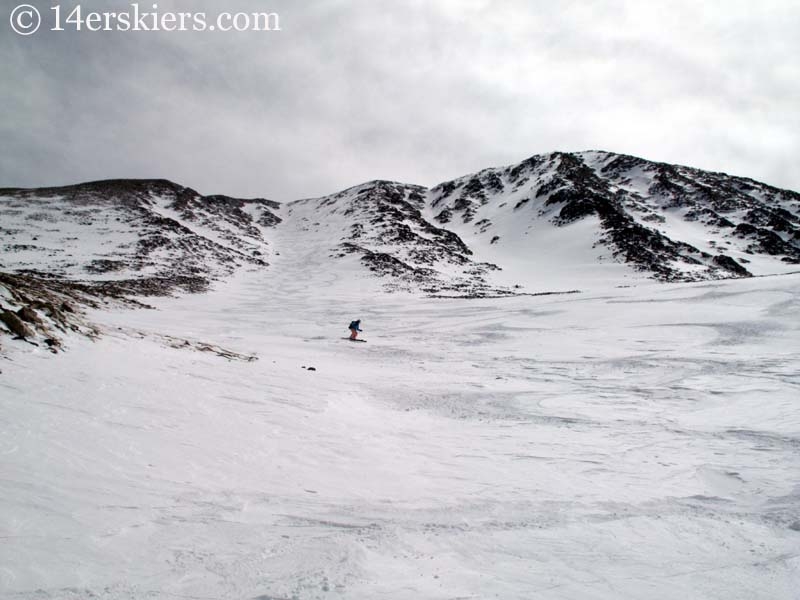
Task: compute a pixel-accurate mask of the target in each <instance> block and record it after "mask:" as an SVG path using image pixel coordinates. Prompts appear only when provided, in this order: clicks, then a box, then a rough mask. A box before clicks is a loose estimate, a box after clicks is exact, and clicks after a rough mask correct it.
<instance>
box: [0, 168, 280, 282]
mask: <svg viewBox="0 0 800 600" xmlns="http://www.w3.org/2000/svg"><path fill="white" fill-rule="evenodd" d="M277 207H278V205H277V203H275V202H270V201H268V200H263V199H255V200H243V199H238V198H229V197H227V196H201V195H199V194H198V193H197V192H195V191H194V190H192V189H189V188H185V187H182V186H180V185H177V184H174V183H171V182H169V181H164V180H109V181H98V182H92V183H85V184H80V185H73V186H68V187H61V188H44V189H35V190H8V189H5V190H0V228H2V229H0V231H1V232H2V235H3V247H2V251H3V253H2V268H3V269H4V270H11V271H14V272H17V273H20V272H21V273H28V274H44V275H49V276H54V275H55V276H60V277H62V278H64V279H67V280H70V281H81V282H84V283H86V284H87V285H89V286H91V287H94V288H96V289H99V290H101V291H104V292H109V293H110V292H114V293H129V294H141V295H162V294H168V293H169V292H170V291H171V290H173V289H176V288H177V289H182V290H184V291H190V292H191V291H203V290H205V289H207V287H208V284H209V283H210V282H211V281H213V280H217V279H219V278H220V277H225V276H228V275H230V274H232V273H233V272H234V271H235V270H236V269H237V268H238V267H241V266H244V265H250V266H260V267H266V266H267V260H268V258H269V255H270V253H271V252H272V248H271V245H270V242H269V239H268V238H269V234H268V230H269V229H270V228H272V227H274V226H275V225H276V224H277V223H279V222H280V218H279V217H277V216H276V215H275V213H274V212H273V211H274V210H275V209H276V208H277Z"/></svg>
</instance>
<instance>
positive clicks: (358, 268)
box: [0, 151, 800, 296]
mask: <svg viewBox="0 0 800 600" xmlns="http://www.w3.org/2000/svg"><path fill="white" fill-rule="evenodd" d="M0 218H2V230H3V237H4V244H3V260H2V263H3V264H2V268H3V269H4V270H6V271H11V272H16V273H20V272H22V273H28V274H31V273H32V274H37V273H38V274H42V273H47V274H48V275H51V276H53V275H55V276H60V277H63V278H66V279H68V280H70V281H80V282H82V283H85V284H87V285H90V286H93V287H95V288H97V287H105V288H110V289H113V290H116V291H119V292H121V293H133V294H144V295H148V294H160V293H169V291H170V290H171V289H173V288H175V287H178V288H183V289H185V290H189V291H197V290H202V289H205V288H206V287H207V286H208V284H209V283H210V282H211V281H213V280H215V279H218V278H220V277H225V276H228V275H230V274H231V273H233V271H234V270H236V269H237V268H240V267H247V268H259V269H260V268H265V269H269V268H270V266H269V263H270V261H271V259H272V258H274V257H275V256H279V255H280V251H281V244H300V245H302V246H304V247H306V248H308V249H311V250H313V252H311V253H309V254H307V255H306V260H313V261H314V262H316V263H317V264H318V268H320V269H328V270H330V269H337V268H343V269H346V268H347V267H348V265H349V267H352V268H353V270H352V271H348V272H351V273H353V274H355V275H356V276H358V277H361V276H364V275H370V274H372V275H377V276H381V277H383V278H384V282H385V286H386V287H387V288H388V289H390V290H396V289H408V290H422V291H424V292H426V293H437V294H442V293H445V294H456V295H463V296H485V295H490V294H514V293H535V292H541V291H546V290H549V289H553V288H558V289H563V288H564V287H565V286H566V287H568V288H574V287H576V286H578V285H586V284H587V282H601V281H602V282H604V283H617V284H620V283H625V282H630V281H632V280H636V279H641V278H653V279H657V280H661V281H698V280H704V279H721V278H731V277H748V276H751V275H765V274H776V273H784V272H790V271H793V270H797V269H798V267H797V265H798V264H799V263H800V194H797V193H795V192H791V191H787V190H780V189H777V188H774V187H771V186H769V185H766V184H763V183H759V182H756V181H753V180H751V179H746V178H742V177H732V176H729V175H726V174H722V173H711V172H707V171H702V170H699V169H694V168H690V167H684V166H677V165H669V164H664V163H656V162H651V161H647V160H644V159H641V158H636V157H633V156H626V155H621V154H614V153H611V152H602V151H588V152H577V153H569V152H554V153H551V154H543V155H536V156H532V157H530V158H528V159H526V160H524V161H522V162H520V163H518V164H515V165H510V166H507V167H500V168H490V169H485V170H483V171H480V172H478V173H474V174H471V175H466V176H464V177H460V178H458V179H454V180H452V181H447V182H444V183H440V184H439V185H436V186H434V187H433V188H425V187H422V186H417V185H409V184H404V183H397V182H390V181H372V182H368V183H364V184H362V185H358V186H355V187H353V188H350V189H347V190H344V191H342V192H339V193H337V194H333V195H330V196H324V197H321V198H311V199H305V200H298V201H295V202H289V203H286V204H279V203H277V202H272V201H269V200H266V199H249V200H247V199H237V198H230V197H227V196H202V195H200V194H198V193H197V192H195V191H194V190H192V189H190V188H185V187H183V186H180V185H177V184H174V183H171V182H169V181H164V180H112V181H101V182H93V183H87V184H81V185H75V186H69V187H62V188H46V189H34V190H23V189H0Z"/></svg>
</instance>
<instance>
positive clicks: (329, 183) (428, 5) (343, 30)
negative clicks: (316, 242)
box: [0, 0, 800, 200]
mask: <svg viewBox="0 0 800 600" xmlns="http://www.w3.org/2000/svg"><path fill="white" fill-rule="evenodd" d="M34 3H36V2H34ZM76 3H77V2H72V3H70V4H69V6H74V5H75V4H76ZM7 4H8V5H9V6H8V8H6V9H4V10H3V14H0V52H2V56H3V57H4V60H3V61H2V64H0V77H2V81H3V82H4V84H3V88H2V91H0V97H1V98H2V104H3V112H2V114H0V137H2V152H0V186H2V185H21V186H41V185H52V184H62V183H74V182H79V181H85V180H89V179H101V178H108V177H165V178H168V179H172V180H174V181H177V182H179V183H182V184H184V185H189V186H192V187H194V188H196V189H198V190H199V191H201V192H203V193H227V194H232V195H242V196H266V197H271V198H275V199H278V200H289V199H294V198H300V197H307V196H313V195H319V194H325V193H332V192H334V191H337V190H338V189H341V188H343V187H346V186H349V185H353V184H356V183H359V182H361V181H364V180H367V179H373V178H388V179H397V180H401V181H407V182H411V183H421V184H428V185H432V184H435V183H437V182H439V181H442V180H444V179H447V178H450V177H455V176H458V175H462V174H465V173H468V172H471V171H475V170H478V169H481V168H484V167H487V166H495V165H499V164H506V163H511V162H515V161H519V160H521V159H523V158H525V157H527V156H529V155H531V154H535V153H540V152H549V151H551V150H584V149H591V148H601V149H607V150H612V151H617V152H625V153H629V154H636V155H639V156H643V157H645V158H649V159H653V160H663V161H667V162H675V163H682V164H689V165H692V166H697V167H700V168H707V169H712V170H720V171H726V172H729V173H731V174H737V175H744V176H749V177H753V178H755V179H760V180H763V181H766V182H768V183H772V184H774V185H778V186H781V187H788V188H793V189H800V172H798V171H797V169H796V168H795V164H796V158H795V157H796V156H797V155H798V151H800V116H798V111H797V107H798V106H800V66H798V63H797V61H796V57H797V56H799V55H800V42H798V40H797V37H798V36H796V35H795V34H796V32H797V31H800V11H798V10H797V9H796V7H795V3H794V2H793V1H792V0H788V1H777V0H776V1H769V0H764V1H761V2H759V3H758V4H757V5H756V4H754V3H752V2H734V1H729V2H724V3H721V2H720V3H697V2H694V1H691V2H690V1H688V0H680V1H670V2H666V1H659V0H654V1H653V2H633V1H631V2H623V1H611V0H607V1H596V2H583V1H581V2H531V1H522V0H520V1H507V2H497V1H492V2H489V1H481V0H441V1H427V2H423V1H418V2H406V3H398V2H393V1H389V0H371V1H366V0H364V1H353V2H345V1H335V0H334V1H326V2H302V3H301V2H289V1H286V0H284V1H280V0H274V1H271V0H229V1H228V2H226V3H225V6H224V10H227V11H230V12H236V11H244V12H252V11H264V10H270V11H275V12H278V13H279V14H280V16H281V25H282V28H283V31H281V32H271V33H263V32H261V33H258V32H249V33H220V32H215V33H208V32H207V33H202V34H196V33H188V32H185V33H178V32H175V33H145V32H138V33H137V32H129V33H119V32H103V33H88V32H82V33H76V32H49V31H40V32H39V33H37V34H36V35H34V36H30V37H26V38H24V37H20V36H17V35H15V34H14V33H13V32H11V30H10V28H9V27H8V14H7V12H8V11H10V9H11V8H12V7H13V6H12V5H14V4H15V2H13V1H11V2H9V3H7ZM37 4H38V5H39V6H40V8H41V9H42V12H43V13H45V12H46V10H47V9H48V7H49V5H50V4H51V3H49V2H38V3H37ZM61 4H62V5H63V6H64V7H67V5H68V3H67V2H66V1H62V2H61ZM81 4H82V6H83V7H84V9H85V10H114V9H122V8H123V7H127V6H129V4H128V3H127V2H122V1H119V0H117V1H115V2H100V1H97V0H95V1H89V0H86V1H84V2H82V3H81ZM141 4H142V6H143V7H148V6H149V5H150V3H149V2H147V3H141ZM158 5H159V8H160V10H161V11H175V12H178V11H195V12H196V11H200V10H205V11H207V12H208V14H209V15H214V14H217V13H218V12H220V11H221V10H223V9H222V8H221V7H220V5H219V3H214V2H211V1H210V0H202V1H200V0H161V1H160V2H158Z"/></svg>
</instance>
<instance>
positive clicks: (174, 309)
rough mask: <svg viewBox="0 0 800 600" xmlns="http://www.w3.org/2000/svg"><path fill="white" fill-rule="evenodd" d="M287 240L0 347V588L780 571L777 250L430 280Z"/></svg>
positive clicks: (789, 299) (239, 594)
mask: <svg viewBox="0 0 800 600" xmlns="http://www.w3.org/2000/svg"><path fill="white" fill-rule="evenodd" d="M284 241H288V240H284ZM310 257H311V254H310V253H309V252H307V251H304V250H303V249H298V250H297V251H296V252H294V251H293V252H292V253H289V254H286V255H285V254H284V253H281V256H280V257H278V258H279V259H280V260H278V261H276V262H275V263H274V264H273V265H272V267H273V268H271V269H268V270H265V271H262V272H251V273H242V274H240V275H239V276H237V277H235V278H234V279H232V280H230V281H228V282H227V283H225V284H221V285H219V286H218V287H217V289H216V290H215V291H214V292H212V293H208V294H202V295H189V296H184V297H181V298H177V299H175V298H157V299H155V300H153V302H154V303H155V304H156V305H157V307H158V310H157V311H123V312H119V311H111V312H109V311H107V310H105V311H94V312H93V313H92V314H91V315H90V316H91V318H92V320H93V321H94V322H96V323H97V324H98V326H99V327H100V328H101V329H102V330H103V332H104V333H103V336H102V337H101V338H100V339H99V340H97V341H94V342H90V341H88V340H84V339H83V338H79V337H74V338H71V339H70V340H69V344H68V350H69V351H68V352H66V353H64V354H62V355H60V356H58V357H55V356H52V355H49V354H47V353H43V352H39V351H36V350H35V349H31V348H29V347H26V348H20V349H16V348H15V352H14V354H13V355H12V357H11V358H12V359H13V360H6V361H3V363H2V376H0V432H2V435H0V471H1V472H2V473H3V483H2V489H3V493H2V495H0V537H2V538H3V543H2V544H1V545H0V596H2V597H3V598H9V599H13V600H34V599H35V600H56V599H57V600H77V599H81V600H82V599H84V598H99V599H102V600H121V599H129V598H137V599H140V598H153V599H156V598H159V599H160V598H186V597H190V598H245V599H252V600H255V599H256V598H258V599H261V600H263V599H265V598H270V599H276V598H279V599H285V598H296V599H298V600H306V599H318V598H323V599H326V598H327V599H339V598H341V599H352V598H375V599H379V598H387V599H388V598H391V599H401V600H402V599H409V600H419V599H448V598H450V599H452V598H492V597H501V598H505V599H511V600H523V599H525V600H527V599H529V598H543V599H553V600H555V599H565V600H566V599H572V598H598V599H609V600H611V599H614V600H617V599H620V598H631V599H634V598H648V599H653V600H683V599H684V598H704V599H719V600H723V599H724V600H731V599H733V600H737V599H741V600H745V599H752V598H770V599H771V600H791V599H794V598H796V591H797V589H798V588H799V587H800V553H798V548H800V520H799V519H800V488H798V486H797V481H798V478H799V477H800V453H798V449H800V417H799V416H798V411H797V397H798V390H799V388H800V381H798V379H797V368H796V367H797V364H798V357H800V345H799V342H800V335H799V334H800V331H799V330H798V323H800V319H798V317H799V316H800V313H799V311H800V305H799V304H798V302H797V298H798V297H800V277H798V276H797V275H794V276H785V277H772V278H752V279H744V280H733V281H726V282H716V283H706V284H659V285H646V286H639V287H636V288H626V289H617V290H614V291H613V292H604V293H602V294H595V295H592V294H579V295H572V296H549V297H515V298H503V299H478V300H465V299H461V300H434V299H423V298H419V297H417V298H414V297H412V296H411V295H408V294H380V293H377V291H376V290H374V289H367V288H363V287H360V286H361V285H362V284H366V283H368V281H370V280H364V281H361V282H359V283H358V285H340V284H342V283H345V281H339V280H334V279H331V277H332V272H331V271H326V270H325V269H324V268H322V267H323V264H324V262H323V261H318V262H316V263H314V262H309V258H310ZM298 273H299V274H300V276H298ZM333 273H335V271H334V272H333ZM357 308H358V309H359V311H360V312H355V310H356V309H357ZM356 315H358V316H360V317H361V318H362V319H363V321H362V325H363V328H364V329H365V335H366V337H367V338H368V340H369V341H368V342H367V343H366V344H352V343H350V342H347V341H344V340H341V339H340V338H341V337H342V336H343V335H346V331H345V327H346V323H347V322H348V321H349V319H350V318H353V317H354V316H356ZM181 338H184V339H186V340H187V342H190V344H187V345H182V344H177V343H171V342H170V343H165V340H173V341H174V340H179V339H181ZM210 343H213V344H215V345H217V346H218V347H220V348H225V349H227V350H229V351H231V352H235V353H236V354H229V356H231V357H232V358H231V359H230V360H225V359H223V358H221V357H220V356H217V355H216V354H214V353H212V352H207V351H203V348H204V347H205V346H207V344H210ZM253 355H255V356H257V360H249V359H248V358H247V357H250V356H253ZM310 367H313V368H314V369H315V370H314V371H311V370H309V368H310Z"/></svg>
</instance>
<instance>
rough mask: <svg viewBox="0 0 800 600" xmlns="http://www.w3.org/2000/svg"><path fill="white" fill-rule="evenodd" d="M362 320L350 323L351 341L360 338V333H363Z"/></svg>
mask: <svg viewBox="0 0 800 600" xmlns="http://www.w3.org/2000/svg"><path fill="white" fill-rule="evenodd" d="M360 325H361V319H357V320H355V321H352V322H351V323H350V339H351V340H354V339H356V337H358V332H359V331H361V327H359V326H360Z"/></svg>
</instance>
